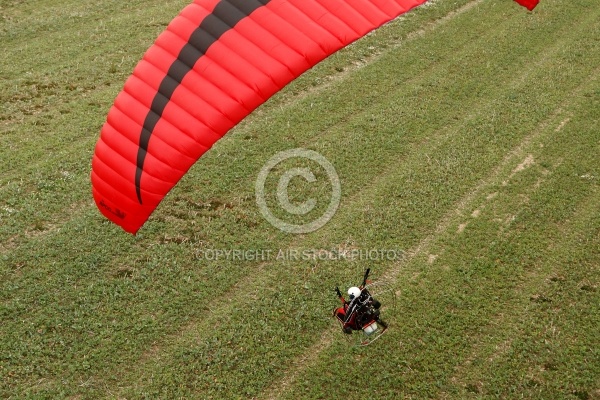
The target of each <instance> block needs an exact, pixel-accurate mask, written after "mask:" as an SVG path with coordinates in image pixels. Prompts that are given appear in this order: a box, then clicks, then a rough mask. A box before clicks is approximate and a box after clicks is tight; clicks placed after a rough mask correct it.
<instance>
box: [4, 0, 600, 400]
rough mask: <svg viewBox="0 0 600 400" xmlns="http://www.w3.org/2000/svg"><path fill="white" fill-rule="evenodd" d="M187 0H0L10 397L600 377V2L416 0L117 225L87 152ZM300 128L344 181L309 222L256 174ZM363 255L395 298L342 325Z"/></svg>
mask: <svg viewBox="0 0 600 400" xmlns="http://www.w3.org/2000/svg"><path fill="white" fill-rule="evenodd" d="M186 4H187V1H181V0H176V1H171V2H164V1H158V0H133V1H127V2H120V1H112V0H99V1H96V2H82V1H79V0H46V1H43V2H40V1H28V0H0V16H1V20H0V40H1V44H2V53H3V57H1V58H0V79H1V83H0V98H1V100H0V101H1V109H0V321H1V324H0V398H7V399H25V398H36V399H45V398H47V399H59V398H61V399H62V398H64V399H93V398H108V399H124V398H127V399H137V398H152V399H154V398H164V399H176V398H186V399H193V398H197V399H204V398H206V399H209V398H210V399H235V398H256V399H279V398H281V399H288V398H289V399H298V398H306V399H342V398H358V397H366V398H376V399H384V398H385V399H400V398H407V399H409V398H410V399H425V398H436V399H482V398H501V399H516V398H526V399H574V400H577V399H580V400H586V399H600V287H599V286H600V80H599V75H600V73H599V72H600V4H599V3H598V2H597V0H575V1H567V0H543V1H542V2H541V4H540V6H538V8H537V9H536V10H535V12H533V13H528V12H526V10H525V9H524V8H522V7H519V6H518V5H516V3H514V2H512V1H508V0H504V1H500V0H496V1H492V0H453V1H448V0H437V1H434V2H433V3H432V4H428V5H427V6H424V7H421V8H420V9H417V10H415V11H414V12H412V13H410V14H409V15H406V16H405V17H403V18H400V19H398V20H396V21H394V22H393V23H391V24H388V25H386V26H384V27H383V28H381V29H379V30H377V31H376V32H375V33H373V34H371V35H369V36H367V37H365V38H363V39H361V40H360V41H358V42H357V43H355V44H353V45H351V46H350V47H348V48H347V49H344V50H343V51H341V52H339V53H338V54H336V55H334V56H332V57H330V58H329V59H327V60H326V61H325V62H323V63H322V64H320V65H318V66H317V67H315V68H314V69H313V70H311V71H309V72H307V73H306V74H305V75H303V76H302V77H301V78H299V79H298V80H296V81H295V82H293V83H292V84H291V85H290V86H288V87H287V88H285V89H284V90H283V91H282V92H281V93H279V94H278V95H276V96H275V97H273V98H272V99H271V100H269V101H268V102H267V103H266V104H264V105H263V106H262V107H260V108H259V109H258V110H256V111H255V112H254V113H253V114H252V115H251V116H250V117H249V118H247V119H246V120H245V121H244V122H242V123H241V124H240V125H239V126H238V127H236V128H235V129H234V130H233V131H232V132H230V133H229V134H228V135H227V136H226V137H225V138H224V139H223V140H221V141H220V142H219V143H217V145H216V146H215V147H214V148H213V149H212V150H211V151H210V152H208V153H207V154H206V155H205V156H204V157H203V158H202V159H201V160H200V162H198V163H197V164H196V165H195V166H194V167H193V168H192V169H191V170H190V172H189V173H188V174H187V175H186V176H185V177H184V178H183V179H182V181H181V182H180V183H179V184H178V185H177V186H176V187H175V189H174V190H173V191H172V192H171V193H170V194H169V196H167V198H166V199H165V200H164V202H163V203H162V204H161V205H160V206H159V208H158V209H157V210H156V212H155V213H154V214H153V215H152V216H151V218H150V220H149V222H148V223H147V224H146V225H145V226H144V227H143V228H142V229H141V230H140V232H139V234H138V235H137V236H132V235H129V234H126V233H124V232H123V231H122V230H121V229H120V228H119V227H117V226H115V225H113V224H111V223H109V222H108V221H106V220H105V219H104V218H103V217H102V216H101V215H100V213H99V212H98V211H97V209H96V206H95V204H94V202H93V200H92V197H91V187H90V180H89V175H90V168H91V166H90V162H91V157H92V153H93V150H94V145H95V143H96V140H97V139H98V136H99V132H100V128H101V126H102V124H103V123H104V120H105V117H106V113H107V111H108V109H109V107H110V105H111V104H112V101H113V100H114V97H115V96H116V95H117V93H118V92H119V91H120V89H121V87H122V85H123V83H124V81H125V79H126V78H127V76H128V75H129V74H130V73H131V71H132V69H133V67H134V66H135V64H136V63H137V61H138V60H139V59H140V57H141V56H142V54H143V52H144V51H145V50H146V49H147V48H148V47H149V46H150V45H151V43H152V42H153V41H154V39H155V38H156V36H157V35H158V34H159V33H160V32H161V31H162V30H163V29H164V28H165V26H166V24H167V23H168V22H169V21H170V20H171V19H172V18H173V17H174V16H175V15H176V14H177V13H178V12H179V10H181V9H182V8H183V7H184V6H185V5H186ZM297 147H301V148H308V149H312V150H315V151H317V152H319V153H320V154H322V155H323V156H325V157H326V158H327V159H328V160H329V161H330V162H331V163H332V164H333V165H334V166H335V169H336V171H337V173H338V175H339V177H340V182H341V188H342V196H341V203H340V206H339V209H338V210H337V213H336V214H335V215H334V217H333V218H332V219H331V220H330V221H329V223H328V224H327V225H325V226H324V227H323V228H321V229H319V230H317V231H315V232H312V233H308V234H304V235H292V234H287V233H285V232H281V231H279V230H278V229H276V228H275V227H273V226H272V225H271V224H269V222H267V221H266V220H265V219H264V218H263V217H262V215H261V214H260V211H259V209H258V207H257V205H256V202H255V191H254V190H255V189H254V185H255V181H256V177H257V175H258V173H259V170H260V169H261V167H262V166H263V165H264V163H265V162H266V161H267V160H268V159H269V158H271V157H272V156H273V155H274V154H276V153H277V152H279V151H283V150H288V149H292V148H297ZM305 186H310V185H305ZM305 186H303V185H296V186H294V187H293V188H292V189H293V190H292V195H293V196H294V197H293V198H294V199H296V200H298V199H302V198H305V197H306V195H310V196H313V197H314V195H315V189H314V188H311V187H305ZM317 190H318V191H319V192H318V193H321V191H322V190H323V187H322V186H321V187H319V188H318V189H317ZM326 194H327V193H325V194H322V195H323V196H324V197H326ZM320 200H321V199H320ZM317 210H319V208H317ZM218 249H220V250H227V249H229V250H231V249H238V250H250V251H259V250H262V251H267V250H268V251H273V252H278V251H279V250H283V251H290V250H292V251H298V252H302V251H306V250H311V251H312V250H315V251H321V252H330V253H329V254H332V253H334V252H336V251H339V250H340V249H342V250H368V249H379V250H382V249H383V250H386V249H387V250H394V251H395V252H396V253H395V254H400V255H401V257H395V259H393V260H388V259H384V258H379V259H371V260H351V259H343V258H335V257H331V259H325V258H324V257H323V258H321V257H316V258H301V259H298V260H294V259H292V258H287V259H283V260H282V259H275V258H274V257H271V258H268V259H265V258H264V257H263V258H261V257H257V259H255V260H252V259H250V258H245V259H232V258H227V257H223V258H220V259H214V258H215V257H208V256H207V255H208V254H212V253H211V251H214V250H218ZM318 254H322V253H318ZM366 267H370V268H371V270H372V277H373V279H374V280H379V281H384V282H387V283H388V284H390V285H392V286H393V287H394V288H395V290H396V293H397V301H396V307H395V308H394V309H393V310H389V309H388V314H387V315H386V319H387V320H388V322H389V324H390V330H389V331H388V332H387V333H386V334H385V335H384V336H383V337H382V338H381V340H379V341H377V342H375V343H374V344H373V345H371V346H368V347H351V346H349V343H348V342H347V341H346V340H345V339H344V337H343V334H342V333H341V332H340V331H339V328H338V327H337V326H336V325H334V321H333V319H332V318H331V310H332V309H333V307H334V306H336V305H337V299H336V297H335V295H334V291H333V288H334V287H335V286H336V285H340V287H341V288H346V287H348V286H351V285H354V284H357V283H358V282H359V281H360V279H361V276H362V272H363V271H364V269H365V268H366Z"/></svg>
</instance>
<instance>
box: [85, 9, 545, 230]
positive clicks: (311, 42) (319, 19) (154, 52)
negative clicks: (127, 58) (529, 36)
mask: <svg viewBox="0 0 600 400" xmlns="http://www.w3.org/2000/svg"><path fill="white" fill-rule="evenodd" d="M425 1H426V0H195V1H194V2H193V3H192V4H190V5H189V6H187V7H186V8H185V9H183V11H182V12H181V13H180V14H179V16H177V17H176V18H175V19H174V20H173V21H172V22H171V23H170V24H169V26H168V27H167V29H166V30H165V31H164V32H163V33H162V34H161V35H160V36H159V37H158V39H157V40H156V42H155V43H154V44H153V45H152V47H150V49H148V51H147V52H146V54H145V55H144V57H143V59H142V60H141V61H140V62H139V64H138V65H137V66H136V68H135V69H134V71H133V74H132V75H131V76H130V77H129V79H128V80H127V81H126V82H125V85H124V88H123V90H122V91H121V93H120V94H119V95H118V96H117V98H116V99H115V102H114V104H113V106H112V108H111V109H110V111H109V113H108V116H107V120H106V123H105V124H104V126H103V128H102V131H101V135H100V139H99V141H98V143H97V145H96V149H95V153H94V157H93V160H92V190H93V194H94V199H95V201H96V204H97V205H98V208H99V209H100V211H101V212H102V213H103V214H104V215H105V216H106V217H107V218H108V219H110V220H111V221H113V222H115V223H116V224H118V225H120V226H121V227H122V228H123V229H124V230H126V231H128V232H131V233H135V232H137V231H138V230H139V228H140V227H141V226H142V225H143V224H144V222H145V221H146V220H147V219H148V217H149V216H150V214H151V213H152V212H153V211H154V209H155V208H156V207H157V206H158V204H159V203H160V201H161V200H162V199H163V197H164V196H165V195H166V194H167V193H168V192H169V190H171V188H172V187H173V186H174V185H175V184H176V183H177V181H179V179H181V177H182V176H183V175H184V174H185V173H186V172H187V170H188V169H189V168H190V167H191V166H192V165H193V164H194V163H195V162H196V161H197V160H198V158H200V157H201V156H202V154H204V153H205V152H206V151H207V150H208V149H209V148H210V147H211V146H212V145H213V144H214V143H215V142H216V141H217V140H219V139H220V138H221V137H222V136H223V135H225V133H227V132H228V131H229V130H230V129H231V128H233V127H234V126H235V125H236V124H237V123H239V122H240V121H241V120H242V119H243V118H245V117H246V116H247V115H248V114H249V113H251V112H252V111H253V110H254V109H255V108H257V107H258V106H259V105H260V104H262V103H263V102H265V101H266V100H267V99H268V98H269V97H271V96H272V95H273V94H275V93H276V92H277V91H279V90H280V89H282V88H283V87H284V86H285V85H287V84H288V83H289V82H291V81H292V80H294V79H295V78H296V77H298V76H299V75H301V74H302V73H303V72H305V71H306V70H308V69H309V68H311V67H312V66H314V65H315V64H317V63H318V62H320V61H321V60H323V59H324V58H326V57H328V56H329V55H331V54H332V53H334V52H336V51H337V50H339V49H341V48H343V47H345V46H346V45H348V44H350V43H351V42H353V41H355V40H357V39H359V38H360V37H362V36H364V35H365V34H367V33H368V32H370V31H371V30H373V29H376V28H377V27H379V26H381V25H383V24H384V23H386V22H389V21H391V20H392V19H394V18H396V17H397V16H399V15H401V14H403V13H405V12H407V11H409V10H410V9H412V8H414V7H416V6H418V5H420V4H423V3H425ZM519 2H520V3H521V4H525V3H528V2H527V1H525V0H520V1H519ZM536 3H537V2H536Z"/></svg>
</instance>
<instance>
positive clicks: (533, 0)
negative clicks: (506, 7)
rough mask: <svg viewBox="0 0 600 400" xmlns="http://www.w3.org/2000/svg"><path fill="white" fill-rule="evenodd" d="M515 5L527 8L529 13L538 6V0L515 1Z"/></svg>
mask: <svg viewBox="0 0 600 400" xmlns="http://www.w3.org/2000/svg"><path fill="white" fill-rule="evenodd" d="M515 1H516V2H517V3H519V4H520V5H522V6H523V7H527V9H528V10H529V11H531V10H533V9H534V8H535V6H537V5H538V3H539V2H540V0H515Z"/></svg>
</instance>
